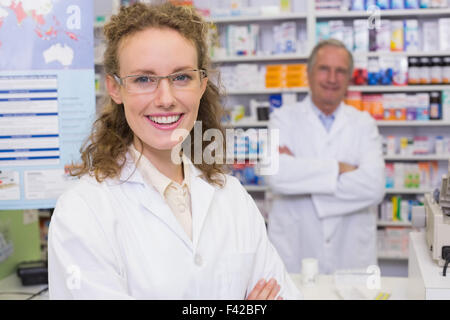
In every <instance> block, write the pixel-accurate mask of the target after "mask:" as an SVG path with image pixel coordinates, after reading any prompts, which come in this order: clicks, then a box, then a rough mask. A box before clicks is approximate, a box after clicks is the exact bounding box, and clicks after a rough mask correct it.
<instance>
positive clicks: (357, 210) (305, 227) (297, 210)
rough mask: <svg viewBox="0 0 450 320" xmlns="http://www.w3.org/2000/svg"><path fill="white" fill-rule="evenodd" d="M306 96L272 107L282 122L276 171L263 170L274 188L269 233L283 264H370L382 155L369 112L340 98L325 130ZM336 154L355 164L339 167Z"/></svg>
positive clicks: (273, 121)
mask: <svg viewBox="0 0 450 320" xmlns="http://www.w3.org/2000/svg"><path fill="white" fill-rule="evenodd" d="M312 108H313V105H312V101H311V98H310V97H309V96H307V97H306V98H305V99H304V100H303V101H302V102H300V103H297V104H295V105H291V106H283V107H282V108H281V109H279V110H276V111H274V112H273V114H272V115H271V118H270V125H269V127H270V128H278V129H280V146H283V145H284V146H287V147H288V148H289V149H290V150H291V151H292V153H293V154H294V156H295V157H292V156H289V155H286V154H282V155H280V159H279V161H280V162H279V171H278V173H277V174H275V175H273V176H269V177H268V183H269V185H270V187H271V190H272V191H273V193H274V194H275V196H274V201H273V205H272V208H271V211H270V213H269V222H268V233H269V239H270V240H271V241H272V243H273V244H274V246H275V247H276V248H277V250H278V253H279V254H280V256H281V258H282V259H283V261H284V263H285V265H286V268H287V270H288V272H290V273H296V272H300V271H301V260H302V259H303V258H308V257H312V258H316V259H318V260H319V270H320V272H321V273H332V272H334V271H335V270H337V269H349V268H365V267H367V266H369V265H373V264H376V215H375V210H373V209H374V207H372V208H369V207H371V206H375V205H377V204H378V203H379V202H380V201H381V200H382V199H383V197H384V192H385V191H384V187H385V179H384V160H383V155H382V147H381V138H380V135H379V133H378V128H377V126H376V123H375V120H374V119H373V118H372V117H371V116H370V115H369V114H368V113H367V112H360V111H358V110H356V109H355V108H353V107H351V106H348V105H345V104H344V103H341V105H340V107H339V109H338V110H337V114H336V118H335V120H334V123H333V125H332V126H331V129H330V131H329V132H327V131H326V129H325V128H324V126H323V124H322V123H321V122H320V119H319V118H318V116H317V114H315V113H314V111H313V109H312ZM338 161H339V162H346V163H349V164H352V165H356V166H358V169H357V170H355V171H352V172H348V173H344V174H342V175H339V174H338V172H339V167H338Z"/></svg>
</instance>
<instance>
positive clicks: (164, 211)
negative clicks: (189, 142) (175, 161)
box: [119, 152, 216, 251]
mask: <svg viewBox="0 0 450 320" xmlns="http://www.w3.org/2000/svg"><path fill="white" fill-rule="evenodd" d="M183 161H186V163H187V164H188V165H189V168H190V193H191V205H192V207H191V212H192V241H191V240H190V239H189V237H188V236H187V234H186V232H185V231H184V230H183V228H182V226H181V225H180V223H179V222H178V221H177V219H176V218H175V215H174V214H173V213H172V210H170V207H169V206H168V205H167V203H166V202H165V200H164V199H163V198H162V197H161V195H160V194H159V193H158V192H157V191H156V190H155V189H154V188H150V187H148V186H147V185H146V184H145V182H144V179H143V177H142V175H141V174H140V173H139V171H138V170H137V169H136V165H135V163H134V159H133V157H132V156H131V155H130V154H129V153H128V152H127V154H126V162H125V165H124V166H123V168H122V172H121V175H120V178H119V180H120V182H122V183H123V182H127V183H139V184H142V185H143V186H144V188H145V189H143V190H144V193H142V194H141V195H140V196H139V200H138V201H140V202H141V205H143V206H144V207H145V208H146V209H147V210H148V211H150V212H151V213H152V214H154V215H155V216H157V217H158V218H159V219H161V220H162V221H163V222H164V223H165V224H166V225H167V226H168V227H169V228H171V229H172V231H173V232H174V233H175V234H176V235H177V236H178V237H179V238H180V240H182V241H183V242H184V243H185V244H186V246H187V247H188V248H189V249H190V250H191V251H194V248H196V247H197V244H198V242H199V239H200V235H201V230H202V227H203V225H204V222H205V219H206V216H207V214H208V212H209V207H210V206H211V202H212V199H213V197H214V192H215V190H216V187H215V186H213V185H211V184H210V183H208V182H207V181H206V180H204V178H203V177H202V176H203V173H202V172H201V171H200V170H199V169H197V167H195V166H194V164H193V163H192V161H191V160H190V159H189V158H188V157H183Z"/></svg>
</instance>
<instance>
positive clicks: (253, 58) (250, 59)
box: [212, 54, 308, 63]
mask: <svg viewBox="0 0 450 320" xmlns="http://www.w3.org/2000/svg"><path fill="white" fill-rule="evenodd" d="M307 59H308V56H307V55H305V54H276V55H267V56H235V57H223V58H212V62H213V63H228V62H230V63H231V62H262V61H281V60H307Z"/></svg>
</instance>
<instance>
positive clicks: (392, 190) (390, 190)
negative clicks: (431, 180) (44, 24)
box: [385, 188, 432, 194]
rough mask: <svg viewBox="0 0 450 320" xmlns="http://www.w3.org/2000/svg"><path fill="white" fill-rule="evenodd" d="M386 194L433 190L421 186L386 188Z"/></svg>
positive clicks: (420, 192)
mask: <svg viewBox="0 0 450 320" xmlns="http://www.w3.org/2000/svg"><path fill="white" fill-rule="evenodd" d="M385 190H386V194H425V193H429V192H431V191H432V190H430V189H420V188H386V189H385Z"/></svg>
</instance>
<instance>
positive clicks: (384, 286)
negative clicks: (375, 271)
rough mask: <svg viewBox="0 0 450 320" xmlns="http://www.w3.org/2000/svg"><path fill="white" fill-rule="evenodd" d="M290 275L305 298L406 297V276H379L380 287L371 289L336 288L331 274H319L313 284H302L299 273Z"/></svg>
mask: <svg viewBox="0 0 450 320" xmlns="http://www.w3.org/2000/svg"><path fill="white" fill-rule="evenodd" d="M291 277H292V280H293V281H294V283H295V284H296V285H297V287H298V288H299V289H300V290H301V292H302V293H303V297H304V298H305V299H306V300H344V299H351V300H361V299H362V300H371V299H377V300H386V299H389V300H406V299H408V292H407V290H408V278H406V277H381V280H380V288H379V289H371V290H369V289H367V288H365V287H364V286H346V287H341V288H340V290H338V288H337V287H336V285H335V279H334V276H333V275H319V276H318V277H317V281H316V284H315V285H313V286H305V285H303V284H302V281H301V278H302V276H301V275H300V274H291Z"/></svg>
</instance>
